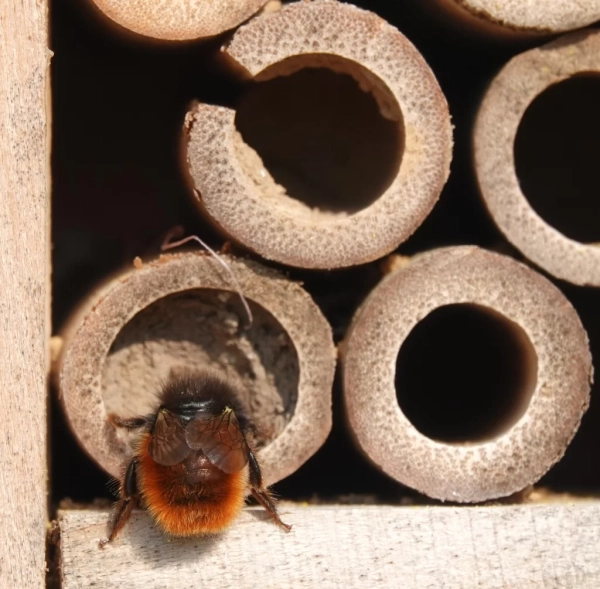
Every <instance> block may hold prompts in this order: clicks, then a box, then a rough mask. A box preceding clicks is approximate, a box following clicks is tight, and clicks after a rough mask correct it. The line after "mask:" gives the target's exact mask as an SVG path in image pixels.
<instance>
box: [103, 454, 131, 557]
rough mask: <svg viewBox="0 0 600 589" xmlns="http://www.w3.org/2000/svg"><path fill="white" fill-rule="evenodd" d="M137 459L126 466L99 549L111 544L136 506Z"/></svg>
mask: <svg viewBox="0 0 600 589" xmlns="http://www.w3.org/2000/svg"><path fill="white" fill-rule="evenodd" d="M137 463H138V459H137V458H134V459H133V460H132V461H131V462H130V463H129V465H128V466H127V472H126V473H125V479H124V480H123V483H122V484H121V498H120V499H119V500H118V501H117V503H116V505H115V509H114V512H113V516H112V518H111V520H110V523H109V526H108V527H109V534H108V538H103V539H102V540H100V543H99V545H100V548H104V547H105V546H106V545H107V544H108V543H109V542H112V541H113V540H114V539H115V537H116V535H117V534H118V533H119V532H120V531H121V529H122V528H123V526H124V525H125V524H126V523H127V520H128V519H129V516H130V515H131V510H132V509H133V508H134V507H135V506H136V504H137V499H138V489H137V480H136V467H137Z"/></svg>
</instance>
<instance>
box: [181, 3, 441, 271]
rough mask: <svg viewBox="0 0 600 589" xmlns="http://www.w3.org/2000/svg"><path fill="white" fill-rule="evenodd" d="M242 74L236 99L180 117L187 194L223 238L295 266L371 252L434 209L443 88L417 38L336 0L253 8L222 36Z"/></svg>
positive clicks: (330, 263) (333, 263) (380, 251)
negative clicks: (268, 10)
mask: <svg viewBox="0 0 600 589" xmlns="http://www.w3.org/2000/svg"><path fill="white" fill-rule="evenodd" d="M225 51H226V53H227V55H228V56H229V57H230V58H231V59H232V60H233V61H234V62H235V64H236V67H237V68H238V69H240V68H241V69H242V70H244V71H245V72H246V74H247V76H248V78H249V80H250V82H249V85H248V90H247V92H246V94H245V95H244V96H243V97H242V99H241V102H240V103H239V105H238V106H237V109H236V110H233V109H231V108H225V107H221V106H214V105H207V104H198V105H196V106H195V107H194V108H193V109H192V110H191V111H190V112H189V113H188V116H187V119H186V124H185V142H186V145H187V162H186V163H185V168H186V173H187V171H188V170H189V173H190V176H191V182H192V185H193V189H194V194H195V199H194V201H195V203H196V204H197V206H198V207H199V208H200V210H201V211H202V212H203V213H205V214H207V215H208V216H209V217H210V218H211V219H212V220H213V221H214V222H215V224H216V225H217V226H218V227H219V228H220V229H221V230H222V231H223V232H224V233H225V234H226V235H227V236H229V237H231V238H233V239H235V240H236V241H237V242H239V243H240V244H243V245H244V246H246V247H248V248H250V249H251V250H253V251H255V252H257V253H258V254H260V255H261V256H263V257H265V258H267V259H270V260H276V261H278V262H282V263H285V264H290V265H293V266H300V267H304V268H337V267H343V266H351V265H355V264H360V263H364V262H367V261H370V260H374V259H377V258H378V257H381V256H383V255H385V254H386V253H389V252H390V251H392V250H393V249H395V248H396V247H397V246H398V244H400V243H401V242H403V241H404V240H405V239H407V238H408V237H409V236H410V235H411V234H412V233H413V232H414V231H415V229H416V228H417V227H418V226H419V225H420V224H421V223H422V221H423V220H424V219H425V217H426V216H427V214H428V213H429V212H430V211H431V209H432V207H433V206H434V204H435V202H436V201H437V199H438V197H439V194H440V192H441V190H442V187H443V186H444V183H445V181H446V178H447V176H448V173H449V165H450V160H451V151H452V130H451V125H450V117H449V113H448V107H447V104H446V100H445V98H444V96H443V94H442V92H441V90H440V88H439V86H438V83H437V81H436V79H435V77H434V75H433V73H432V72H431V70H430V69H429V67H428V66H427V64H426V63H425V61H424V59H423V58H422V57H421V55H420V54H419V53H418V51H417V50H416V49H415V47H414V46H413V45H412V44H411V43H410V42H409V41H408V40H407V39H406V38H405V37H404V36H403V35H402V34H401V33H400V32H399V31H398V30H397V29H395V28H394V27H392V26H391V25H389V24H388V23H386V22H385V21H383V20H382V19H381V18H379V17H378V16H377V15H375V14H373V13H371V12H367V11H364V10H360V9H358V8H356V7H354V6H350V5H348V4H342V3H339V2H334V1H331V0H316V1H314V2H297V3H293V4H290V5H287V6H284V8H283V9H282V10H281V11H279V12H278V13H276V14H272V15H265V16H261V17H258V18H256V19H253V20H252V21H251V22H249V23H248V24H246V25H245V26H243V27H242V28H241V29H240V30H239V31H238V32H237V33H236V34H235V36H234V37H233V40H232V41H231V43H230V44H229V45H228V46H227V47H226V48H225Z"/></svg>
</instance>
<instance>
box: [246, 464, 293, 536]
mask: <svg viewBox="0 0 600 589" xmlns="http://www.w3.org/2000/svg"><path fill="white" fill-rule="evenodd" d="M248 467H249V469H250V486H251V487H252V496H253V497H254V498H255V499H256V500H257V501H258V502H259V503H260V504H261V505H262V506H263V507H264V508H265V510H266V511H267V513H268V514H269V515H270V516H271V517H272V518H273V520H274V521H275V523H276V524H277V525H278V526H280V527H281V528H283V529H284V530H285V531H286V532H289V531H290V530H291V529H292V526H290V525H288V524H285V523H283V522H282V521H281V518H280V517H279V513H277V506H276V505H275V501H273V497H271V494H270V493H269V490H268V489H265V488H264V487H263V482H262V474H261V472H260V466H259V465H258V461H257V460H256V456H254V453H253V452H250V456H249V458H248Z"/></svg>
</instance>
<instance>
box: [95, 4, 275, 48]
mask: <svg viewBox="0 0 600 589" xmlns="http://www.w3.org/2000/svg"><path fill="white" fill-rule="evenodd" d="M88 1H89V2H90V3H92V4H93V6H94V7H95V8H97V9H98V10H99V11H100V12H101V13H102V14H103V15H104V16H106V17H108V19H110V21H113V22H114V23H116V24H117V25H120V26H121V27H123V28H124V29H126V30H128V31H132V32H133V33H137V34H139V35H143V36H145V37H151V38H154V39H162V40H165V41H186V40H190V39H199V38H201V37H212V36H214V35H218V34H219V33H222V32H223V31H227V30H229V29H233V28H234V27H236V26H238V25H239V24H241V23H243V22H244V21H245V20H246V19H248V18H250V17H251V16H252V15H253V14H256V13H257V12H258V11H259V10H260V9H261V7H262V6H264V5H265V4H267V2H268V0H210V1H207V0H188V1H186V2H182V1H181V0H88Z"/></svg>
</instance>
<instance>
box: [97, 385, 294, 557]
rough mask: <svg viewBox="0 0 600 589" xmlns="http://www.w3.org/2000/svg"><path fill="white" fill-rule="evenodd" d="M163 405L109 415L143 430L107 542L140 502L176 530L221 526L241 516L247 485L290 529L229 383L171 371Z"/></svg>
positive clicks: (197, 532) (169, 530) (188, 532)
mask: <svg viewBox="0 0 600 589" xmlns="http://www.w3.org/2000/svg"><path fill="white" fill-rule="evenodd" d="M158 403H159V407H158V410H157V411H156V412H155V413H153V414H151V415H149V416H146V417H134V418H132V419H121V418H119V417H117V416H114V415H113V416H110V417H109V419H110V421H111V422H112V423H113V425H114V426H116V427H124V428H127V429H128V430H141V431H142V434H141V436H140V439H139V443H138V445H137V447H136V450H135V452H134V455H133V458H132V460H131V461H130V462H129V464H128V465H127V468H126V469H125V474H124V476H123V477H122V480H121V481H120V485H119V500H118V501H117V503H116V505H115V508H114V513H113V516H112V518H111V521H110V523H109V534H108V537H107V538H105V539H103V540H101V541H100V546H101V547H103V546H105V545H106V544H107V543H108V542H111V541H112V540H113V539H114V538H115V537H116V535H117V534H118V533H119V531H120V530H121V529H122V528H123V526H124V525H125V523H126V522H127V520H128V519H129V516H130V515H131V511H132V509H133V508H134V507H135V506H136V505H138V504H140V505H141V506H143V507H145V508H146V509H147V510H148V512H149V513H150V515H151V516H152V517H153V519H154V520H155V521H156V523H157V524H158V526H159V527H160V528H161V529H162V530H163V531H164V532H165V533H166V534H168V535H170V536H178V537H186V536H202V535H208V534H215V533H218V532H221V531H222V530H224V529H225V528H227V527H228V526H229V525H230V524H231V523H232V522H233V520H234V519H235V518H236V517H237V516H238V515H239V513H240V511H241V509H242V507H243V505H244V502H245V498H246V495H247V491H248V490H250V492H251V494H252V495H253V496H254V498H255V499H256V500H257V501H258V502H259V503H260V504H261V505H262V506H263V507H264V508H265V510H266V511H267V512H268V513H269V514H270V516H271V518H272V519H273V520H274V521H275V522H276V523H277V524H278V525H279V526H280V527H282V528H283V529H284V530H286V531H289V530H290V529H291V526H288V525H287V524H285V523H283V522H282V521H281V519H280V517H279V514H278V512H277V506H276V504H275V501H274V500H273V497H272V495H271V493H270V492H269V490H268V489H267V488H265V486H264V485H263V481H262V475H261V471H260V466H259V463H258V460H257V459H256V455H255V453H254V450H253V448H252V446H251V444H250V443H249V441H248V437H247V436H248V434H249V433H251V432H254V433H255V432H256V427H255V426H254V424H253V423H252V421H251V419H250V417H249V415H248V412H247V411H246V409H245V407H244V405H243V403H242V401H241V399H240V397H239V395H238V393H237V392H236V390H235V388H234V387H232V386H231V384H230V383H228V382H227V381H225V380H223V379H221V378H220V377H219V376H217V375H214V374H210V373H198V374H188V375H178V376H171V377H170V378H169V380H168V381H167V382H166V384H165V385H164V386H163V388H162V390H161V392H160V394H159V398H158Z"/></svg>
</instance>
